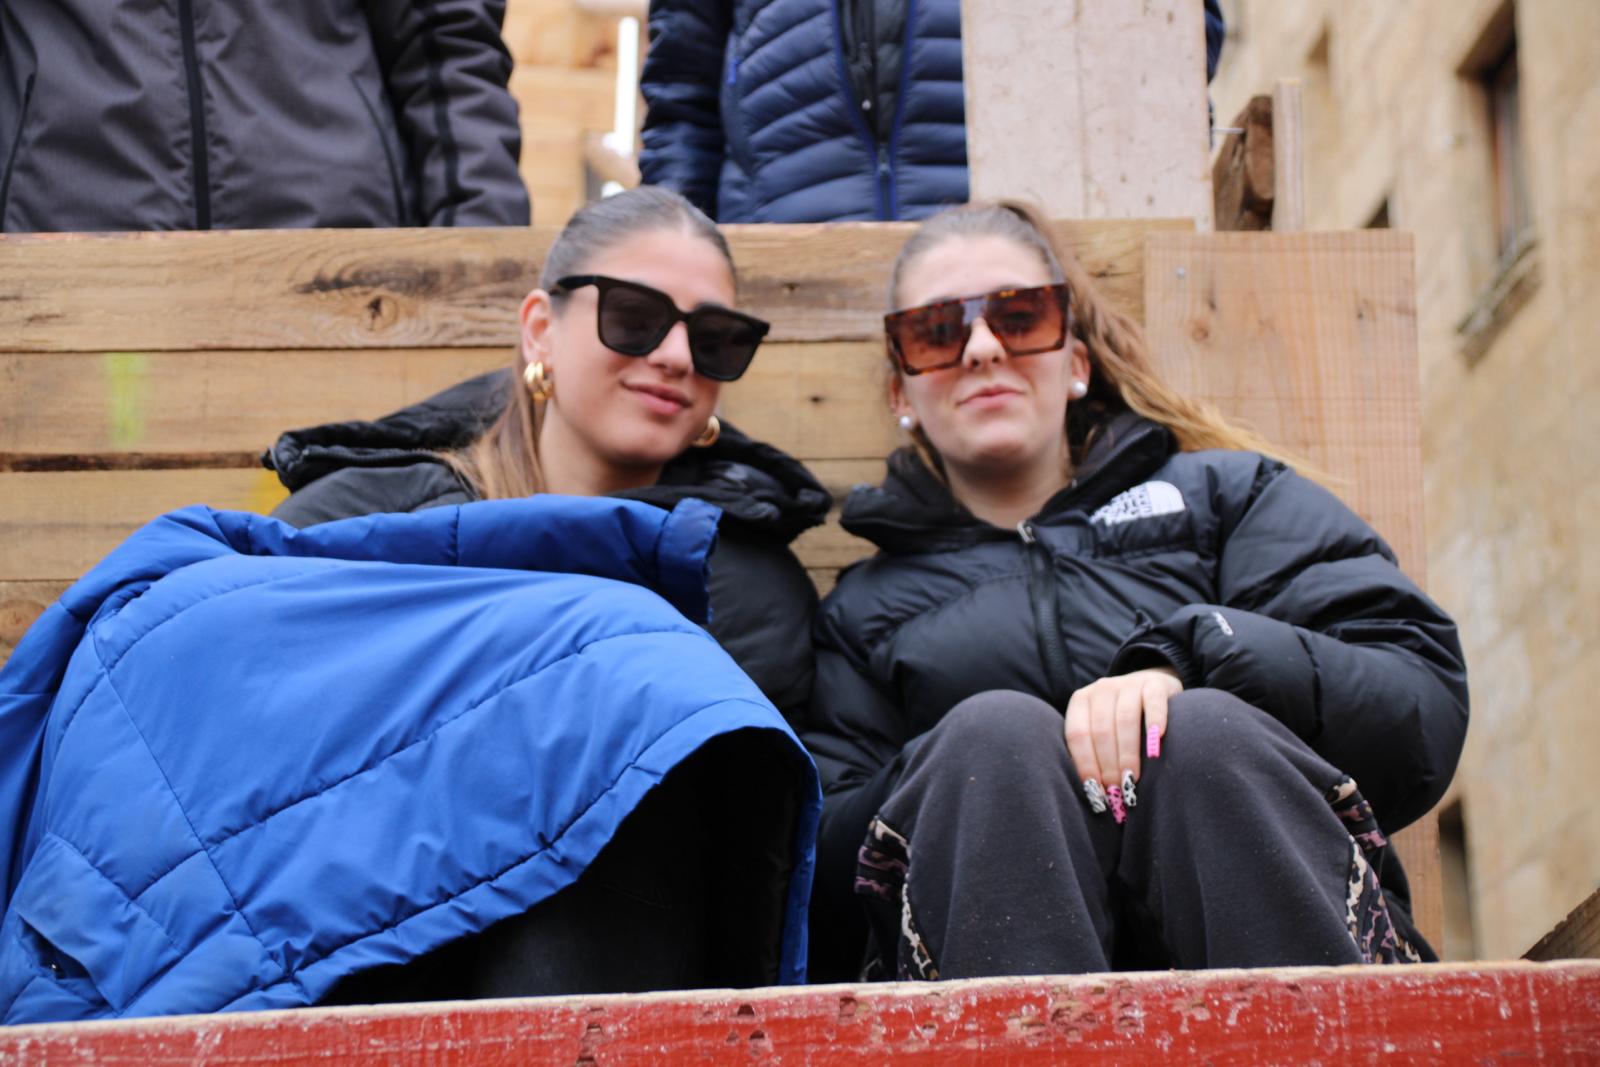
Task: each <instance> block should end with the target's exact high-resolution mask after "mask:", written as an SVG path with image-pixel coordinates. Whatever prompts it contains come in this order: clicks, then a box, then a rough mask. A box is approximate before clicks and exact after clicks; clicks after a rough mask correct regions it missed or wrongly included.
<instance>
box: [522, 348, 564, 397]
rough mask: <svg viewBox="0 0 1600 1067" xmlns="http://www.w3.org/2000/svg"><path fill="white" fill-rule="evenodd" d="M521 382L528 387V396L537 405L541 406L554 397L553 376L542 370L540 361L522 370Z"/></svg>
mask: <svg viewBox="0 0 1600 1067" xmlns="http://www.w3.org/2000/svg"><path fill="white" fill-rule="evenodd" d="M522 380H523V382H524V383H525V384H526V385H527V386H528V395H529V396H531V397H533V399H534V400H535V402H537V403H541V404H542V403H544V402H545V401H546V400H549V399H550V398H551V397H553V396H555V395H556V382H555V376H554V375H552V374H551V373H550V372H549V371H547V370H545V369H544V360H542V359H541V360H536V361H534V362H533V363H529V364H528V365H527V366H525V367H523V368H522Z"/></svg>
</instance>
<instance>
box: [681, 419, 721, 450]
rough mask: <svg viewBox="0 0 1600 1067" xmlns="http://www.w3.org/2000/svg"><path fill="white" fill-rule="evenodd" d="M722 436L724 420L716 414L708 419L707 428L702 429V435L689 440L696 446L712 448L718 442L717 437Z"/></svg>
mask: <svg viewBox="0 0 1600 1067" xmlns="http://www.w3.org/2000/svg"><path fill="white" fill-rule="evenodd" d="M721 436H722V421H721V420H720V419H718V418H717V417H716V416H715V415H713V416H711V417H710V418H709V419H707V420H706V428H705V429H704V430H702V431H700V436H699V437H696V438H695V439H694V440H693V441H691V442H689V443H690V444H691V445H693V446H694V447H695V448H710V447H711V446H712V445H714V444H716V443H717V438H719V437H721Z"/></svg>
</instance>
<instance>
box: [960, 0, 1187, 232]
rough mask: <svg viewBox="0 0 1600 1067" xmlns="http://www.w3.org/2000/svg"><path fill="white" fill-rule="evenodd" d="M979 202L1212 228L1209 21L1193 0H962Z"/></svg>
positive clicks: (971, 166) (970, 144)
mask: <svg viewBox="0 0 1600 1067" xmlns="http://www.w3.org/2000/svg"><path fill="white" fill-rule="evenodd" d="M961 42H962V55H963V64H964V69H965V71H966V77H965V83H964V86H965V92H966V124H967V162H968V172H969V174H970V179H971V187H972V198H973V199H975V200H977V199H994V198H998V197H1020V198H1024V199H1028V200H1032V201H1034V202H1035V203H1037V204H1039V205H1040V206H1041V207H1043V208H1044V210H1045V212H1046V214H1048V215H1050V216H1052V217H1056V218H1083V219H1097V218H1140V217H1150V216H1156V215H1173V216H1178V217H1183V218H1193V219H1196V220H1199V222H1200V227H1201V229H1209V228H1210V218H1211V175H1210V159H1209V156H1210V145H1209V142H1208V136H1209V125H1208V123H1207V121H1206V86H1205V71H1206V51H1205V23H1204V13H1203V11H1202V8H1201V5H1199V4H1197V3H1194V2H1193V0H1144V2H1143V3H1140V4H1130V3H1128V2H1127V0H1075V2H1074V3H1070V4H1068V3H1062V2H1061V0H963V2H962V4H961Z"/></svg>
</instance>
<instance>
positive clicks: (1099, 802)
mask: <svg viewBox="0 0 1600 1067" xmlns="http://www.w3.org/2000/svg"><path fill="white" fill-rule="evenodd" d="M1083 796H1084V799H1085V800H1087V801H1088V802H1089V810H1090V811H1092V812H1094V813H1095V814H1096V815H1104V814H1105V813H1106V793H1105V790H1104V789H1101V788H1100V783H1099V782H1097V781H1095V780H1094V779H1093V778H1090V779H1089V780H1088V781H1087V782H1084V783H1083Z"/></svg>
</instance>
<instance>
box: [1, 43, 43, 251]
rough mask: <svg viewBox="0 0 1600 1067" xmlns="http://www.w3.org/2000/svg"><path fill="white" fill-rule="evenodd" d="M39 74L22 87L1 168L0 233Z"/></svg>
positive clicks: (3, 229) (31, 75)
mask: <svg viewBox="0 0 1600 1067" xmlns="http://www.w3.org/2000/svg"><path fill="white" fill-rule="evenodd" d="M38 77H39V75H38V74H36V73H35V74H30V75H28V81H27V84H26V85H24V86H23V87H22V108H21V110H19V111H18V112H17V128H16V131H15V132H13V133H12V135H11V143H10V144H9V145H7V146H6V165H5V169H4V170H0V233H4V232H5V230H6V205H7V204H9V203H10V202H11V172H12V171H13V170H15V169H16V165H17V153H19V152H20V151H21V150H22V131H23V130H25V129H27V128H28V105H29V104H31V103H33V83H34V81H35V79H37V78H38Z"/></svg>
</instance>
